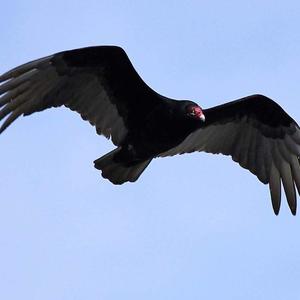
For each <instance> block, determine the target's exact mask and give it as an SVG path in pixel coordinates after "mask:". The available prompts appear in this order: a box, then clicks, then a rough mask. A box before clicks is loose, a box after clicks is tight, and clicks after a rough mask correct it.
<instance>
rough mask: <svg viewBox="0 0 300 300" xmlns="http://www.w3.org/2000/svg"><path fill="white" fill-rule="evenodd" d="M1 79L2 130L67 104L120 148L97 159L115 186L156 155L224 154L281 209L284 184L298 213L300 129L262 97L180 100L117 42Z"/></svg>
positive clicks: (19, 69)
mask: <svg viewBox="0 0 300 300" xmlns="http://www.w3.org/2000/svg"><path fill="white" fill-rule="evenodd" d="M0 82H1V84H0V95H2V96H1V97H0V108H1V110H0V120H3V119H5V120H4V122H3V124H2V126H1V128H0V133H2V132H3V131H4V130H5V129H6V128H7V127H8V126H9V125H10V124H11V123H12V122H13V121H14V120H16V119H17V118H18V117H19V116H20V115H24V116H27V115H30V114H32V113H34V112H38V111H42V110H44V109H46V108H50V107H58V106H61V105H64V106H66V107H68V108H70V109H71V110H75V111H77V112H78V113H79V114H80V115H81V117H82V118H83V119H84V120H88V121H89V122H90V123H91V124H92V125H94V126H95V127H96V130H97V133H98V134H101V135H104V136H105V137H107V138H111V139H112V142H113V143H114V144H115V145H116V146H117V148H116V149H115V150H113V151H111V152H109V153H107V154H106V155H104V156H103V157H101V158H99V159H97V160H95V162H94V163H95V168H97V169H99V170H101V171H102V176H103V177H104V178H107V179H109V180H110V181H111V182H112V183H114V184H122V183H124V182H127V181H131V182H133V181H136V180H137V179H138V178H139V176H140V175H141V173H142V172H143V171H144V170H145V168H146V167H147V166H148V165H149V163H150V162H151V160H152V159H153V158H155V157H164V156H171V155H175V154H182V153H189V152H194V151H205V152H209V153H214V154H217V153H222V154H224V155H230V156H231V157H232V159H233V160H234V161H236V162H238V163H239V164H240V165H241V166H242V167H244V168H246V169H248V170H249V171H251V172H252V173H253V174H255V175H256V176H257V177H258V179H259V180H260V181H261V182H263V183H264V184H269V187H270V192H271V198H272V205H273V209H274V212H275V214H278V213H279V209H280V201H281V182H282V183H283V187H284V190H285V194H286V198H287V201H288V204H289V207H290V209H291V212H292V213H293V214H294V215H295V214H296V203H297V200H296V190H295V187H296V188H297V190H298V193H300V163H299V156H300V129H299V126H298V125H297V123H296V122H295V121H294V120H293V119H292V118H291V117H290V116H289V115H288V114H287V113H286V112H285V111H284V110H283V109H282V108H281V107H280V106H279V105H278V104H276V103H275V102H274V101H273V100H271V99H269V98H267V97H265V96H263V95H252V96H248V97H245V98H242V99H239V100H236V101H232V102H229V103H226V104H223V105H219V106H216V107H212V108H208V109H202V108H201V107H200V106H198V105H197V104H196V103H194V102H192V101H188V100H182V101H178V100H173V99H170V98H167V97H164V96H162V95H160V94H158V93H156V92H155V91H154V90H152V89H151V88H150V87H149V86H147V85H146V84H145V82H144V81H143V80H142V79H141V77H140V76H139V75H138V74H137V72H136V71H135V69H134V67H133V66H132V64H131V62H130V60H129V58H128V57H127V55H126V53H125V51H124V50H123V49H122V48H120V47H116V46H98V47H87V48H82V49H75V50H70V51H64V52H60V53H56V54H53V55H50V56H47V57H44V58H41V59H37V60H34V61H32V62H29V63H26V64H24V65H21V66H19V67H16V68H14V69H12V70H10V71H8V72H6V73H5V74H3V75H2V76H0Z"/></svg>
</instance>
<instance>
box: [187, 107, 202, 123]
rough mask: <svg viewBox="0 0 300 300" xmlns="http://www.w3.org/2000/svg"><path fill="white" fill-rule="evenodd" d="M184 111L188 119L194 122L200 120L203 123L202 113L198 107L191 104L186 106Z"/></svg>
mask: <svg viewBox="0 0 300 300" xmlns="http://www.w3.org/2000/svg"><path fill="white" fill-rule="evenodd" d="M186 110H187V114H188V116H189V117H191V118H193V119H196V120H201V121H202V122H204V121H205V116H204V113H203V111H202V108H201V107H200V106H199V105H197V104H191V105H189V106H187V108H186Z"/></svg>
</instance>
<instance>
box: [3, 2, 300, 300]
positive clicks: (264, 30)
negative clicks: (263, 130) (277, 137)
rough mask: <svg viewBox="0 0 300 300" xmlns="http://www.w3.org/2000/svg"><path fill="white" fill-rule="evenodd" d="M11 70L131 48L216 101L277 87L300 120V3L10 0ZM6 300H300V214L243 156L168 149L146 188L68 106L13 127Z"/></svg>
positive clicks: (178, 84)
mask: <svg viewBox="0 0 300 300" xmlns="http://www.w3.org/2000/svg"><path fill="white" fill-rule="evenodd" d="M1 11H2V14H1V19H0V27H1V48H0V61H1V64H0V73H3V72H5V71H7V70H8V69H10V68H13V67H15V66H17V65H19V64H22V63H25V62H27V61H29V60H32V59H36V58H39V57H42V56H46V55H49V54H52V53H55V52H58V51H62V50H66V49H73V48H77V47H84V46H89V45H103V44H115V45H120V46H122V47H123V48H124V49H125V50H126V52H127V53H128V55H129V57H130V59H131V61H132V62H133V64H134V66H135V67H136V69H137V71H138V72H139V74H140V75H141V76H142V78H143V79H144V80H145V81H146V82H147V83H148V84H149V85H150V86H151V87H152V88H154V89H155V90H156V91H158V92H159V93H161V94H163V95H166V96H169V97H173V98H177V99H192V100H194V101H196V102H197V103H199V104H200V105H201V106H203V107H204V108H207V107H210V106H214V105H217V104H220V103H223V102H227V101H230V100H234V99H237V98H240V97H243V96H246V95H249V94H253V93H262V94H265V95H267V96H269V97H271V98H273V99H274V100H276V101H278V102H279V103H280V105H281V106H282V107H283V108H284V109H285V110H286V111H288V112H289V113H290V114H291V116H292V117H293V118H294V119H296V120H298V121H300V102H299V97H300V84H299V79H300V31H299V28H300V18H299V15H300V3H299V1H274V0H273V1H262V0H260V1H182V2H178V1H126V0H125V1H124V0H122V1H112V0H110V1H96V0H95V1H89V0H86V1H75V0H72V1H58V0H52V1H42V0H39V1H32V0H28V1H4V2H3V3H2V4H1ZM0 148H1V156H0V164H1V170H0V186H1V198H0V299H6V300H11V299H13V300H17V299H25V300H27V299H28V300H29V299H30V300H40V299H43V300H54V299H55V300H81V299H82V300H83V299H89V300H96V299H97V300H98V299H101V300H117V299H118V300H119V299H123V300H124V299H131V300H132V299H139V300H140V299H149V300H150V299H151V300H152V299H155V300H160V299H162V300H168V299H170V300H177V299H178V300H179V299H180V300H182V299H191V300H193V299H230V300H235V299H244V300H246V299H275V300H277V299H282V300H285V299H299V297H300V296H299V295H300V219H299V218H300V217H299V216H298V217H293V216H292V215H291V214H290V212H289V209H288V208H287V205H286V201H285V198H283V201H282V202H283V205H282V209H281V212H280V215H279V216H278V217H276V216H275V215H274V214H273V211H272V208H271V201H270V196H269V191H268V187H267V186H264V185H263V184H261V183H260V182H259V181H258V180H257V179H256V177H255V176H253V175H251V173H249V172H248V171H246V170H244V169H242V168H240V167H239V166H238V165H237V164H235V163H233V162H232V161H231V159H230V158H229V157H224V156H213V155H209V154H204V153H195V154H190V155H184V156H178V157H172V158H164V159H156V160H154V161H153V162H152V163H151V164H150V166H149V167H148V168H147V170H146V171H145V172H144V174H143V175H142V176H141V177H140V179H139V181H138V182H136V183H135V184H125V185H123V186H114V185H112V184H110V183H109V182H108V181H107V180H104V179H102V177H101V176H100V173H99V171H97V170H96V169H94V168H93V163H92V162H93V160H94V159H96V158H98V157H100V156H102V155H103V154H105V153H106V152H107V151H108V150H110V149H112V148H113V146H112V144H111V142H110V141H107V140H106V139H105V138H104V137H99V136H97V135H96V134H95V130H94V128H92V127H91V126H90V125H89V124H88V123H87V122H83V121H82V120H81V118H80V117H79V115H77V114H75V113H73V112H71V111H68V110H67V109H63V108H60V109H52V110H48V111H45V112H43V113H39V114H35V115H33V116H31V117H27V118H20V119H19V120H18V121H17V122H16V123H14V124H13V125H12V126H11V127H10V128H9V129H8V130H7V131H6V132H5V133H4V134H3V135H1V136H0Z"/></svg>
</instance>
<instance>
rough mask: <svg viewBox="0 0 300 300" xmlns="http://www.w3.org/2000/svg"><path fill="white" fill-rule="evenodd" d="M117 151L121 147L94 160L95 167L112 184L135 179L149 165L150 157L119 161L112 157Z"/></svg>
mask: <svg viewBox="0 0 300 300" xmlns="http://www.w3.org/2000/svg"><path fill="white" fill-rule="evenodd" d="M119 151H121V148H117V149H115V150H113V151H111V152H109V153H107V154H106V155H104V156H102V157H100V158H98V159H97V160H95V161H94V164H95V168H96V169H98V170H101V171H102V176H103V177H104V178H107V179H108V180H109V181H111V182H112V183H114V184H122V183H124V182H127V181H130V182H134V181H136V180H137V179H138V178H139V177H140V175H141V174H142V173H143V171H144V170H145V169H146V167H147V166H148V165H149V163H150V162H151V159H148V160H144V161H139V162H130V163H128V162H122V161H121V162H120V161H119V160H115V159H114V158H115V155H116V154H118V153H119Z"/></svg>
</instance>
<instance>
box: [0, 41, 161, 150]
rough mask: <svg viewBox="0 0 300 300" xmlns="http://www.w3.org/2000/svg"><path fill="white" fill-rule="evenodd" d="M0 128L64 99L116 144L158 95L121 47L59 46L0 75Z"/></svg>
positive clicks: (55, 104) (59, 104)
mask: <svg viewBox="0 0 300 300" xmlns="http://www.w3.org/2000/svg"><path fill="white" fill-rule="evenodd" d="M0 82H3V83H2V84H1V85H0V96H1V95H2V96H1V97H0V108H1V107H2V109H1V110H0V121H1V120H3V119H4V118H6V119H5V121H4V122H3V124H2V126H1V128H0V133H1V132H3V130H5V129H6V128H7V127H8V126H9V125H10V124H11V123H12V122H13V121H14V120H15V119H16V118H18V117H19V116H20V115H22V114H23V115H29V114H32V113H34V112H37V111H42V110H44V109H47V108H50V107H57V106H61V105H65V106H66V107H69V108H70V109H71V110H75V111H77V112H78V113H80V115H81V116H82V118H83V119H84V120H88V121H89V122H90V123H91V124H92V125H94V126H96V130H97V133H99V134H103V135H104V136H106V137H108V138H109V137H112V141H113V143H114V144H116V145H119V144H120V143H122V141H123V140H124V138H125V137H126V135H127V133H128V131H129V130H130V129H131V128H134V127H136V126H138V125H139V122H142V119H141V118H139V116H140V115H143V114H142V113H141V111H149V109H151V107H153V106H155V105H156V104H155V102H156V101H160V100H159V95H158V94H156V93H155V92H154V91H153V90H152V89H150V88H149V87H148V86H147V85H146V84H145V83H144V82H143V80H142V79H141V78H140V76H139V75H138V74H137V72H136V71H135V69H134V68H133V66H132V64H131V62H130V61H129V58H128V57H127V55H126V53H125V51H124V50H123V49H122V48H119V47H115V46H99V47H88V48H82V49H75V50H70V51H64V52H60V53H57V54H54V55H51V56H48V57H45V58H41V59H38V60H35V61H32V62H29V63H27V64H24V65H21V66H19V67H17V68H15V69H13V70H11V71H9V72H7V73H5V74H3V75H2V76H0Z"/></svg>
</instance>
